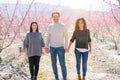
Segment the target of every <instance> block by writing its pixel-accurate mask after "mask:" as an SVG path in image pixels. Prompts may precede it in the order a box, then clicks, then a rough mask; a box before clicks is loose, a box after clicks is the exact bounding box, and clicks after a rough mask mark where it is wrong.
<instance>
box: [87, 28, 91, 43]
mask: <svg viewBox="0 0 120 80" xmlns="http://www.w3.org/2000/svg"><path fill="white" fill-rule="evenodd" d="M88 42H91V37H90V31H89V30H88Z"/></svg>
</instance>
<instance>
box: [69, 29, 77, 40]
mask: <svg viewBox="0 0 120 80" xmlns="http://www.w3.org/2000/svg"><path fill="white" fill-rule="evenodd" d="M75 38H76V37H75V31H74V32H73V35H72V38H71V39H70V41H71V42H74V40H75Z"/></svg>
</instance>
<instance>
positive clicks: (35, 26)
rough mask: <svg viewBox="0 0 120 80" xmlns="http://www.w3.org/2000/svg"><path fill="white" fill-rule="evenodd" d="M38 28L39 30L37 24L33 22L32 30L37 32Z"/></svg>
mask: <svg viewBox="0 0 120 80" xmlns="http://www.w3.org/2000/svg"><path fill="white" fill-rule="evenodd" d="M36 30H37V24H35V23H33V24H32V31H34V32H35V31H36Z"/></svg>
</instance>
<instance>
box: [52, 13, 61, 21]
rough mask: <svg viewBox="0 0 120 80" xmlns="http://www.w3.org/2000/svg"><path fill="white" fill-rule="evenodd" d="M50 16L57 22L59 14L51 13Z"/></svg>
mask: <svg viewBox="0 0 120 80" xmlns="http://www.w3.org/2000/svg"><path fill="white" fill-rule="evenodd" d="M52 18H53V21H54V22H59V18H60V16H59V14H53V15H52Z"/></svg>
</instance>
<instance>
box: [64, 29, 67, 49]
mask: <svg viewBox="0 0 120 80" xmlns="http://www.w3.org/2000/svg"><path fill="white" fill-rule="evenodd" d="M64 37H65V44H64V48H67V47H68V32H67V29H66V27H65V28H64Z"/></svg>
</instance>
